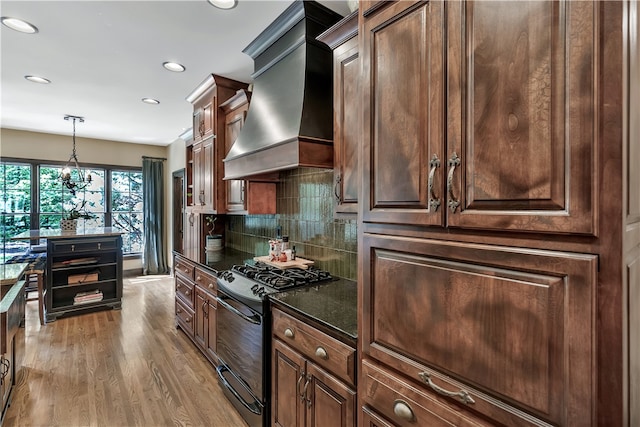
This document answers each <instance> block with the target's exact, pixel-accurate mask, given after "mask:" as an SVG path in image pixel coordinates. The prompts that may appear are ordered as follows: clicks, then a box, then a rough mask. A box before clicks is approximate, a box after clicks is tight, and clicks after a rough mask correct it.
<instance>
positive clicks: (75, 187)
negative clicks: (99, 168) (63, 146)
mask: <svg viewBox="0 0 640 427" xmlns="http://www.w3.org/2000/svg"><path fill="white" fill-rule="evenodd" d="M64 119H65V120H72V121H73V151H72V152H71V157H69V160H68V161H67V164H66V165H65V167H64V168H63V169H62V173H61V174H60V179H62V185H64V186H65V187H67V188H68V189H69V192H70V193H71V194H72V195H74V196H75V195H76V191H79V190H82V189H84V188H85V187H86V186H87V185H89V184H91V174H90V173H87V174H86V175H85V174H84V173H83V172H82V170H81V169H80V165H79V164H78V156H77V155H76V121H78V122H80V123H83V122H84V117H79V116H71V115H66V116H64ZM72 169H75V171H76V176H77V179H78V180H79V181H73V178H72V177H71V170H72Z"/></svg>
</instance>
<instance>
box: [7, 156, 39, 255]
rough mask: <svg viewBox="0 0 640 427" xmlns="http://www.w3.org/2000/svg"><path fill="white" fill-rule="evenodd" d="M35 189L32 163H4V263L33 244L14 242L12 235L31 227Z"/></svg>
mask: <svg viewBox="0 0 640 427" xmlns="http://www.w3.org/2000/svg"><path fill="white" fill-rule="evenodd" d="M31 188H32V185H31V165H30V164H28V163H27V164H25V163H9V162H2V163H0V189H1V191H2V196H1V197H0V227H1V235H0V239H1V240H2V247H3V248H4V250H3V251H2V254H1V255H0V261H1V262H4V261H5V260H6V259H8V258H10V257H12V256H14V255H18V254H20V253H24V252H25V250H26V249H27V248H28V247H29V242H25V241H12V240H11V237H12V236H15V235H16V234H19V233H22V232H23V231H26V230H29V229H30V228H31Z"/></svg>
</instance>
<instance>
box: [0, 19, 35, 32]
mask: <svg viewBox="0 0 640 427" xmlns="http://www.w3.org/2000/svg"><path fill="white" fill-rule="evenodd" d="M0 21H2V23H3V24H4V25H6V26H7V27H9V28H11V29H12V30H16V31H20V32H21V33H27V34H34V33H37V32H38V29H37V28H36V26H35V25H31V24H29V23H28V22H27V21H23V20H22V19H18V18H11V17H10V16H3V17H2V18H0Z"/></svg>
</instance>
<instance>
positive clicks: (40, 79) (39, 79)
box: [24, 76, 51, 84]
mask: <svg viewBox="0 0 640 427" xmlns="http://www.w3.org/2000/svg"><path fill="white" fill-rule="evenodd" d="M24 78H25V79H27V80H29V81H30V82H34V83H42V84H47V83H51V80H49V79H45V78H44V77H38V76H24Z"/></svg>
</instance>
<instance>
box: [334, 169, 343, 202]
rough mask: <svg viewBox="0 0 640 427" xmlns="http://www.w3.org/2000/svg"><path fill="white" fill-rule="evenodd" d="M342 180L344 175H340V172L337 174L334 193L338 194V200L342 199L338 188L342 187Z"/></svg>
mask: <svg viewBox="0 0 640 427" xmlns="http://www.w3.org/2000/svg"><path fill="white" fill-rule="evenodd" d="M340 182H342V177H341V176H340V172H338V173H337V174H336V185H334V187H333V194H334V195H335V196H336V200H337V201H338V202H339V201H340V195H339V194H338V190H339V189H340Z"/></svg>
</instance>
